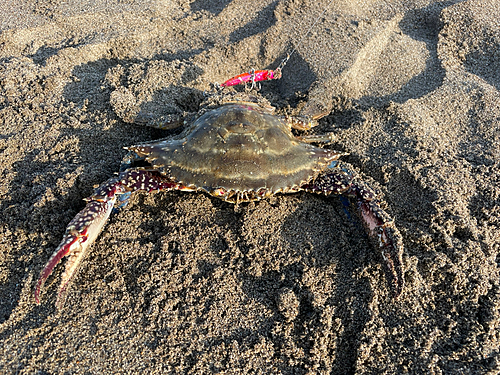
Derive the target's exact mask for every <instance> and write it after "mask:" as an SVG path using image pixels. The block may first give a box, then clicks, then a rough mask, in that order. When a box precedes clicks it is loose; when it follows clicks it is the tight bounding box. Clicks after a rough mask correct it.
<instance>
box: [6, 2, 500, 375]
mask: <svg viewBox="0 0 500 375" xmlns="http://www.w3.org/2000/svg"><path fill="white" fill-rule="evenodd" d="M327 3H328V1H325V0H322V1H309V0H295V1H294V0H291V1H287V0H279V1H271V0H257V1H253V2H249V1H241V0H233V1H229V0H222V1H218V2H216V1H211V0H194V1H188V0H185V1H184V0H176V1H169V0H158V1H140V0H137V1H122V0H70V1H62V0H37V1H34V0H29V1H28V0H3V1H2V4H1V5H0V14H1V15H0V28H1V34H0V83H1V86H0V90H1V94H0V126H1V128H0V130H1V131H0V171H1V181H0V213H1V214H0V215H1V216H0V282H1V286H0V301H1V305H0V372H1V373H7V374H11V373H15V374H55V373H64V374H83V373H85V374H108V373H133V374H136V373H139V372H142V373H146V374H149V373H158V374H212V373H217V374H219V373H220V374H367V373H369V374H381V373H386V374H394V373H407V372H409V373H425V374H455V373H461V374H497V373H499V372H500V286H499V283H500V277H499V270H500V187H499V185H500V171H499V167H500V146H499V144H500V95H499V93H500V10H499V9H500V7H499V4H498V1H463V2H458V1H446V2H437V1H436V2H433V1H413V2H410V1H397V0H392V1H391V0H387V1H382V0H380V1H377V0H375V1H359V2H358V1H349V0H338V1H337V0H335V1H334V2H333V4H331V6H330V7H329V9H328V11H327V12H326V13H325V15H324V16H323V17H321V18H320V20H319V22H318V24H317V25H316V26H315V27H314V29H313V30H312V33H311V34H310V36H308V37H307V38H306V39H305V40H304V42H303V43H302V44H301V45H299V46H298V49H297V52H296V53H294V54H293V56H292V58H291V60H290V62H289V63H288V65H287V66H286V68H285V70H284V77H283V78H282V79H281V80H280V81H274V82H267V83H264V84H263V85H262V92H263V94H265V95H267V96H268V97H269V98H271V100H272V102H273V104H274V105H276V106H277V107H278V109H279V110H281V111H285V110H288V111H295V112H296V111H297V110H298V109H300V108H301V107H302V106H303V105H304V104H305V103H306V101H307V100H309V103H313V104H314V103H322V104H326V105H328V104H330V105H331V106H332V114H331V115H329V116H328V117H326V118H325V119H324V120H322V122H321V126H320V127H319V129H317V130H316V131H317V132H325V131H334V132H335V133H336V134H337V139H336V142H335V144H334V145H333V146H332V147H334V148H337V149H341V150H346V151H349V152H350V156H348V157H346V158H345V160H346V161H348V162H350V163H352V164H353V165H354V166H355V167H356V168H357V169H359V170H360V172H361V173H362V174H363V175H364V176H366V178H367V179H368V180H369V181H371V183H372V184H373V185H374V186H375V187H377V188H378V189H379V190H380V191H381V192H382V194H383V195H384V196H385V200H386V201H387V204H388V211H389V212H390V213H391V214H392V215H393V216H394V217H395V220H396V225H397V226H398V228H399V230H400V231H401V234H402V236H403V238H404V245H405V254H404V268H405V274H406V287H405V290H404V292H403V294H402V295H401V297H400V298H399V299H398V300H396V301H394V300H392V299H391V296H390V290H389V288H388V284H387V281H386V277H385V274H384V272H383V267H382V259H381V258H382V257H381V255H380V254H379V253H378V252H376V251H374V250H373V248H372V247H371V245H370V243H369V241H368V239H367V237H366V235H365V234H364V232H363V230H362V227H361V225H360V224H359V222H358V221H357V220H356V219H355V217H353V218H351V219H350V218H349V217H348V215H347V214H346V212H345V211H344V209H343V206H342V203H341V202H340V200H339V199H338V197H331V198H324V197H321V196H311V195H308V194H305V193H304V194H296V195H288V196H276V197H274V198H273V199H271V200H269V201H262V202H258V203H252V204H244V205H241V206H240V207H239V209H237V210H235V209H234V207H233V206H232V205H230V204H226V203H223V202H221V201H219V200H217V199H215V198H211V197H209V196H207V195H204V194H189V193H178V192H177V193H160V194H156V195H150V196H145V195H138V196H136V197H135V198H134V199H133V200H132V202H131V204H130V205H129V206H128V207H127V208H126V209H124V210H122V211H121V212H119V213H118V214H117V215H114V216H113V217H112V219H111V220H110V221H109V223H108V225H107V226H106V228H105V229H104V231H103V233H102V235H101V236H100V237H99V239H98V240H97V241H96V243H95V244H94V246H93V247H92V251H91V253H90V254H89V256H88V257H87V258H86V260H85V262H84V264H83V266H82V268H81V269H80V272H79V274H78V276H77V277H76V278H75V280H74V282H73V285H72V288H71V290H70V293H69V297H68V300H67V303H66V305H65V308H64V309H63V310H62V311H60V312H58V311H57V310H56V309H55V307H54V302H55V296H56V293H57V288H58V286H59V281H60V278H61V271H62V269H63V268H64V267H60V268H59V269H58V270H57V271H56V272H55V273H54V274H53V275H52V276H51V278H50V279H49V281H48V283H47V284H46V289H45V291H44V294H43V296H42V304H41V305H35V304H34V300H33V295H32V291H33V288H34V285H35V283H36V280H37V278H38V275H39V273H40V271H41V270H42V268H43V266H44V265H45V263H46V261H47V260H48V258H49V257H50V255H51V253H52V251H53V250H54V248H55V247H56V246H57V245H58V243H59V241H60V239H61V237H62V235H63V233H64V230H65V227H66V225H67V223H68V222H69V221H70V220H71V218H72V217H73V216H74V215H75V214H76V213H77V212H78V211H79V210H80V209H81V208H82V207H83V206H84V202H83V201H82V198H84V197H86V196H88V195H89V194H90V193H91V192H92V187H93V185H95V184H98V183H100V182H102V181H105V180H106V179H107V178H108V177H110V176H111V175H112V174H113V172H115V171H117V170H118V167H119V164H120V160H121V158H122V157H123V156H124V155H125V152H126V151H125V150H124V149H123V148H122V147H123V146H127V145H130V144H134V143H138V142H142V141H147V140H152V139H155V138H160V137H165V136H168V135H169V134H170V133H168V132H161V131H159V130H154V129H149V128H144V127H140V126H136V125H131V124H126V123H124V122H123V121H121V120H120V119H119V117H118V116H117V115H116V114H115V112H114V111H113V109H112V106H111V100H110V98H112V97H113V95H112V93H113V92H115V91H116V90H118V91H117V92H123V90H125V89H126V90H128V91H127V92H129V93H132V94H133V98H134V100H135V101H136V103H135V104H137V105H140V106H151V107H152V108H158V112H159V113H160V112H161V111H164V112H165V113H169V112H170V113H171V112H175V111H179V110H186V109H191V110H192V109H196V106H197V104H198V102H197V100H198V99H197V98H199V94H200V93H201V92H202V91H204V90H208V89H209V87H210V85H209V84H210V82H217V81H218V82H222V81H223V80H224V79H225V78H228V77H231V76H233V75H236V74H238V73H241V72H244V71H248V70H250V69H251V68H275V67H276V66H277V65H278V63H279V62H280V61H281V59H282V58H283V57H284V56H285V55H286V53H287V52H289V51H290V48H292V47H293V46H297V43H298V40H299V39H300V36H301V35H303V34H304V32H305V30H306V29H307V28H308V26H309V25H310V24H311V23H312V22H313V21H314V20H315V19H316V18H317V17H318V15H319V14H320V13H321V11H322V10H323V8H324V7H325V6H326V5H327ZM120 90H121V91H120ZM115 104H116V103H115Z"/></svg>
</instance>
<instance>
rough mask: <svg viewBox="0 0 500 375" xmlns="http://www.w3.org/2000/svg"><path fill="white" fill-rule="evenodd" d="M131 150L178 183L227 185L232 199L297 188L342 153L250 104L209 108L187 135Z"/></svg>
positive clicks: (217, 188) (211, 188)
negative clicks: (297, 135)
mask: <svg viewBox="0 0 500 375" xmlns="http://www.w3.org/2000/svg"><path fill="white" fill-rule="evenodd" d="M128 149H130V150H132V151H134V152H135V153H137V154H138V155H139V156H141V157H144V158H145V159H146V161H148V162H149V163H150V164H151V165H152V166H153V167H154V168H155V169H157V170H158V171H159V172H160V173H162V174H164V175H166V176H168V177H169V178H170V179H172V180H173V181H175V182H179V183H181V184H182V185H184V186H186V187H188V188H192V189H194V190H202V191H205V192H208V193H210V194H212V195H216V196H221V193H220V192H221V189H222V191H223V192H227V193H224V196H225V198H226V200H230V201H231V200H234V201H236V200H237V201H245V200H255V199H260V198H262V197H265V196H269V195H271V194H274V193H277V192H292V191H298V190H300V187H301V186H302V185H304V184H305V183H307V182H309V181H311V180H312V179H313V178H314V177H316V176H317V175H318V173H319V172H320V171H322V170H324V169H325V168H326V167H327V166H328V164H329V163H331V161H333V160H336V159H338V158H339V156H340V155H341V153H339V152H338V151H333V150H327V149H322V148H319V147H315V146H313V145H310V144H307V143H304V142H301V141H299V140H298V139H297V138H295V137H294V135H293V134H292V132H291V131H290V128H289V127H288V126H287V125H286V124H284V123H283V122H282V121H281V120H280V119H279V118H278V117H276V116H273V115H271V114H269V113H268V111H265V110H263V109H261V108H260V107H259V106H258V105H255V104H251V103H245V104H226V105H223V106H221V107H219V108H217V109H213V110H211V111H208V112H206V113H205V114H204V115H202V116H201V117H199V118H198V119H197V120H196V121H195V122H194V123H193V124H192V126H191V127H190V131H189V133H188V134H187V135H186V136H184V137H183V138H180V139H172V140H162V141H158V142H153V143H146V144H141V145H137V146H132V147H129V148H128ZM231 197H233V198H231Z"/></svg>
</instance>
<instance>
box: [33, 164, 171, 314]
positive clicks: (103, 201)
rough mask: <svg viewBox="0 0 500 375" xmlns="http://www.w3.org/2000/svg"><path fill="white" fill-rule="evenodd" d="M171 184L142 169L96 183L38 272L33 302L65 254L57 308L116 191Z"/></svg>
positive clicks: (104, 220) (98, 229)
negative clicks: (97, 185) (64, 267)
mask: <svg viewBox="0 0 500 375" xmlns="http://www.w3.org/2000/svg"><path fill="white" fill-rule="evenodd" d="M173 186H175V187H179V185H178V184H175V183H171V182H165V181H163V179H162V178H161V177H160V176H159V174H158V173H156V172H151V171H146V170H133V171H125V172H122V173H120V175H119V176H118V177H117V178H111V179H109V180H108V181H106V182H105V183H104V184H102V185H101V186H99V187H98V188H97V189H96V190H95V192H94V194H93V195H91V196H90V197H88V198H86V199H85V201H86V202H87V205H86V206H85V208H84V209H83V210H81V211H80V212H79V213H78V214H77V215H76V216H75V217H74V218H73V220H71V221H70V223H69V224H68V226H67V228H66V232H65V234H64V237H63V239H62V241H61V243H60V244H59V246H58V247H57V248H56V250H55V251H54V253H53V254H52V256H51V257H50V259H49V261H48V262H47V264H46V266H45V267H44V269H43V270H42V272H41V273H40V278H39V279H38V282H37V284H36V287H35V293H34V296H35V301H36V303H40V293H41V291H42V288H43V285H44V283H45V280H47V278H48V277H49V276H50V275H51V274H52V271H53V270H54V268H55V267H56V266H57V264H59V262H60V261H61V260H62V258H64V257H65V256H69V259H68V261H67V262H66V269H65V271H64V274H63V276H62V280H61V285H60V287H59V292H58V295H57V301H56V306H57V307H58V308H59V307H61V306H62V305H63V304H64V301H65V297H66V290H67V287H68V284H69V282H70V281H71V279H72V278H73V277H74V275H75V274H76V272H77V271H78V267H79V266H80V264H81V262H82V260H83V258H84V257H85V255H86V254H87V253H88V251H89V248H90V246H91V245H92V243H94V241H95V240H96V238H97V237H98V236H99V233H101V231H102V228H103V227H104V225H105V224H106V222H107V220H108V218H109V215H110V214H111V212H112V211H113V207H114V205H115V203H116V202H117V200H118V197H119V196H120V195H122V194H123V195H124V196H126V197H127V198H128V196H129V195H128V194H127V195H125V194H126V193H129V192H134V191H138V190H146V191H147V192H150V191H153V190H157V191H158V190H164V189H171V188H172V187H173ZM125 204H126V202H123V200H121V203H120V205H121V206H124V205H125Z"/></svg>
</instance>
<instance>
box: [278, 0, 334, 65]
mask: <svg viewBox="0 0 500 375" xmlns="http://www.w3.org/2000/svg"><path fill="white" fill-rule="evenodd" d="M332 3H333V0H330V1H329V3H328V4H327V5H326V6H325V8H324V9H323V11H322V12H321V14H320V15H319V16H318V17H316V19H315V20H314V22H313V23H312V25H311V26H310V27H309V29H308V30H307V31H306V32H305V33H304V34H303V35H302V37H301V38H300V39H299V41H298V42H297V44H296V46H295V47H294V48H293V50H292V52H290V53H287V54H286V57H285V58H284V59H283V60H282V61H281V62H280V64H279V65H278V67H277V68H276V70H279V71H282V70H283V68H284V67H285V65H286V63H287V62H288V60H290V57H291V56H292V55H293V54H294V52H295V51H297V49H298V48H299V47H300V45H301V44H302V42H303V41H304V39H305V38H306V37H307V36H308V35H309V33H310V32H311V30H312V29H313V28H314V26H316V24H317V23H318V22H319V20H320V18H321V17H323V15H324V14H325V13H326V11H327V10H328V8H330V5H331V4H332Z"/></svg>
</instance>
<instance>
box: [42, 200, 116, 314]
mask: <svg viewBox="0 0 500 375" xmlns="http://www.w3.org/2000/svg"><path fill="white" fill-rule="evenodd" d="M116 198H117V196H116V195H115V194H110V195H105V196H96V195H94V196H93V197H91V198H88V203H87V205H86V206H85V208H84V209H83V210H81V211H80V212H79V213H78V214H77V215H76V216H75V217H74V219H73V220H71V222H70V223H69V224H68V227H67V228H66V233H65V235H64V237H63V239H62V241H61V243H60V244H59V246H58V247H57V249H56V250H55V251H54V253H53V254H52V256H51V257H50V260H49V261H48V262H47V265H46V266H45V268H44V269H43V271H42V272H41V274H40V278H39V279H38V283H37V285H36V288H35V301H36V303H38V304H39V303H40V293H41V290H42V287H43V284H44V283H45V280H47V278H48V277H49V276H50V274H51V273H52V271H53V270H54V268H55V267H56V266H57V264H58V263H59V262H60V261H61V259H62V258H63V257H65V256H66V255H69V259H68V262H67V263H66V270H65V271H64V274H63V276H62V281H61V286H60V287H59V293H58V295H57V301H56V306H57V307H60V306H62V304H64V300H65V296H66V288H67V286H68V283H69V281H70V280H71V279H72V277H73V276H74V275H75V273H76V271H77V270H78V266H79V265H80V263H81V261H82V259H83V258H84V257H85V255H86V253H87V252H88V249H89V248H90V246H91V245H92V243H93V242H94V241H95V239H96V238H97V236H98V235H99V233H100V232H101V230H102V228H103V227H104V224H105V223H106V221H107V220H108V217H109V215H110V213H111V211H112V209H113V205H114V204H115V201H116Z"/></svg>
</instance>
